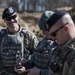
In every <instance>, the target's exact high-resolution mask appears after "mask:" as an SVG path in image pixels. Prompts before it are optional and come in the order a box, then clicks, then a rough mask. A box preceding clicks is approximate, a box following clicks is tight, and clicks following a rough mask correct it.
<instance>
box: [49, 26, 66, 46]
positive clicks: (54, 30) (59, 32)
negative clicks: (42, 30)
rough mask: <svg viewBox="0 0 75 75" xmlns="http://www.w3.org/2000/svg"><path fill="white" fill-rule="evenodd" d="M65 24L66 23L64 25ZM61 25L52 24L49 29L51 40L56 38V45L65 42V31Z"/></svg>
mask: <svg viewBox="0 0 75 75" xmlns="http://www.w3.org/2000/svg"><path fill="white" fill-rule="evenodd" d="M65 26H66V25H65ZM65 26H64V25H63V26H62V25H54V26H53V27H51V29H50V30H49V32H50V34H49V35H51V36H52V39H53V40H57V43H58V45H61V46H62V45H64V44H65V43H66V42H67V31H66V30H65Z"/></svg>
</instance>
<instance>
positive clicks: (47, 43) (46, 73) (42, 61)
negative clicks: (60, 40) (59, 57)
mask: <svg viewBox="0 0 75 75" xmlns="http://www.w3.org/2000/svg"><path fill="white" fill-rule="evenodd" d="M56 49H57V43H56V42H54V41H52V40H46V39H43V40H42V41H41V42H39V44H38V46H37V48H36V50H35V52H34V54H33V57H32V61H31V62H33V64H34V66H35V67H37V68H39V69H41V75H51V74H52V73H53V72H52V70H51V69H50V64H51V61H52V60H51V58H52V57H53V56H54V51H55V50H56Z"/></svg>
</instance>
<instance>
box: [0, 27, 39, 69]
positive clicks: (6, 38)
mask: <svg viewBox="0 0 75 75" xmlns="http://www.w3.org/2000/svg"><path fill="white" fill-rule="evenodd" d="M20 37H21V38H20ZM22 37H23V38H24V39H23V40H22ZM10 38H11V39H10ZM15 38H16V39H15ZM18 38H20V39H18ZM17 40H18V41H17ZM21 40H22V41H21ZM7 42H8V43H9V44H8V43H7ZM12 42H13V43H12ZM20 42H21V43H22V44H23V45H20ZM3 43H4V44H3ZM37 44H38V40H37V38H36V36H35V35H34V34H33V33H31V32H30V31H27V30H26V29H24V28H20V30H19V31H18V32H17V33H10V32H9V31H8V29H2V30H1V32H0V69H1V70H2V69H3V66H4V64H3V62H4V60H5V63H6V64H7V63H8V64H9V62H10V63H11V62H13V61H12V59H14V60H15V61H16V59H17V55H16V54H20V53H19V52H18V50H20V52H21V53H22V54H21V56H23V57H24V58H26V59H29V54H33V52H34V50H35V48H36V46H37ZM15 45H16V46H15ZM20 46H21V47H20ZM22 46H23V48H22ZM7 49H9V50H8V51H7V53H2V51H4V50H7ZM22 50H23V51H22ZM4 52H6V51H4ZM16 52H17V53H16ZM7 54H8V56H7ZM14 54H15V55H14ZM3 55H4V56H3ZM10 57H11V58H10ZM15 57H16V58H15ZM18 58H19V57H18ZM3 59H4V60H3ZM7 59H9V60H11V61H9V60H7ZM2 60H3V61H2ZM12 64H13V63H12ZM6 66H7V65H6ZM8 66H10V65H8ZM10 67H11V66H10Z"/></svg>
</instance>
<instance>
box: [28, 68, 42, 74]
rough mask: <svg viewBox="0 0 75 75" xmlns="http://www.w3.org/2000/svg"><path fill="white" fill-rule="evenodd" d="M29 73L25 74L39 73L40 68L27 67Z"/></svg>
mask: <svg viewBox="0 0 75 75" xmlns="http://www.w3.org/2000/svg"><path fill="white" fill-rule="evenodd" d="M28 71H29V73H27V75H40V71H41V70H40V69H38V68H36V67H34V68H32V69H28Z"/></svg>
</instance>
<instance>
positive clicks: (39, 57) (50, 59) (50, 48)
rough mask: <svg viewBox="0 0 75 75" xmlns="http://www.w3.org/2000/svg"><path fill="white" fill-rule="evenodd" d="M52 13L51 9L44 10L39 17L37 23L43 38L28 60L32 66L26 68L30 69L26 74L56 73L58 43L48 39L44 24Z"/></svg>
mask: <svg viewBox="0 0 75 75" xmlns="http://www.w3.org/2000/svg"><path fill="white" fill-rule="evenodd" d="M53 14H54V12H52V11H45V12H44V13H43V14H42V16H41V17H40V20H39V24H38V25H39V28H40V29H41V30H42V32H43V34H44V38H43V39H42V40H41V41H40V42H39V44H38V46H37V47H36V50H35V51H34V53H33V56H32V58H31V60H30V63H31V64H32V66H33V68H31V69H29V70H28V71H30V72H29V73H28V75H56V71H57V70H58V57H57V53H58V51H57V48H58V45H57V43H56V42H55V41H52V40H50V38H51V37H50V35H49V31H47V30H46V28H45V25H44V24H46V22H47V20H48V19H49V17H50V16H52V15H53ZM25 67H26V66H25ZM53 67H54V68H53ZM17 72H19V71H17ZM22 72H23V71H22Z"/></svg>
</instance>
